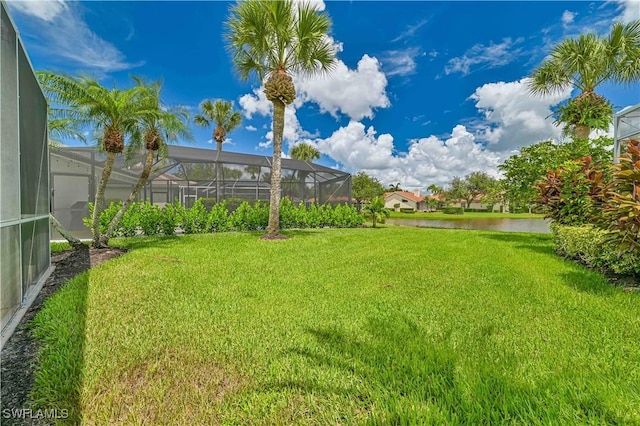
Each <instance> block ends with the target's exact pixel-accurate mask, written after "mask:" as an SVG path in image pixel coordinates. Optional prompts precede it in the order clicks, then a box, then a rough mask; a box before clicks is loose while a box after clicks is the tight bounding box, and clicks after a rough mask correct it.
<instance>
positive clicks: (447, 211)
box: [442, 207, 464, 214]
mask: <svg viewBox="0 0 640 426" xmlns="http://www.w3.org/2000/svg"><path fill="white" fill-rule="evenodd" d="M442 213H444V214H464V209H463V208H462V207H445V208H443V209H442Z"/></svg>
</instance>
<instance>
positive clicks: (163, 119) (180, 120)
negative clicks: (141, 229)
mask: <svg viewBox="0 0 640 426" xmlns="http://www.w3.org/2000/svg"><path fill="white" fill-rule="evenodd" d="M133 79H134V81H135V82H136V83H137V84H138V86H140V87H145V88H146V89H147V95H146V96H145V98H144V100H143V102H144V104H145V109H146V110H148V111H156V113H155V114H147V115H145V116H143V117H141V118H140V123H139V128H138V129H136V131H134V132H133V134H132V137H131V138H130V143H129V145H128V146H127V157H128V158H131V157H133V156H134V155H135V154H137V153H139V152H140V151H141V149H142V146H143V145H144V149H146V158H145V162H144V166H143V168H142V172H141V173H140V177H139V178H138V182H137V183H136V185H135V186H134V188H133V190H132V191H131V193H130V194H129V197H127V199H126V200H125V201H124V203H122V206H121V207H120V210H119V211H118V212H117V213H116V215H115V216H114V217H113V219H111V222H110V223H109V226H108V227H107V230H106V232H105V233H104V234H103V235H102V237H101V244H102V245H105V246H106V245H107V244H108V243H109V238H111V236H112V235H113V232H114V231H115V229H116V227H117V226H118V223H120V220H121V219H122V216H123V215H124V214H125V213H126V212H127V210H128V209H129V206H130V205H131V203H133V202H134V201H135V200H136V199H137V198H138V194H139V193H140V190H141V189H142V188H143V187H144V185H145V184H146V183H147V179H148V178H149V175H150V174H151V168H152V167H153V164H154V159H155V158H156V156H157V155H158V154H159V155H160V157H162V158H166V156H167V143H171V142H177V141H178V140H180V138H183V139H187V140H191V139H193V137H192V135H191V132H190V131H189V128H188V126H187V122H188V119H189V114H188V112H187V111H186V109H185V108H182V107H174V108H166V107H165V106H163V105H162V102H161V100H160V91H161V90H162V83H161V82H159V81H157V82H154V83H152V84H150V85H147V84H146V83H145V82H144V81H143V80H142V79H140V78H138V77H133Z"/></svg>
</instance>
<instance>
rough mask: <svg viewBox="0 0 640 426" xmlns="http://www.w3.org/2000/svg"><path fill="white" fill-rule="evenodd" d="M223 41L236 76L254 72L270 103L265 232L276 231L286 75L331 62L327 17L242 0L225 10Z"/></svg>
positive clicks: (290, 91)
mask: <svg viewBox="0 0 640 426" xmlns="http://www.w3.org/2000/svg"><path fill="white" fill-rule="evenodd" d="M226 25H227V30H228V32H227V35H226V40H227V45H228V48H229V50H230V52H231V56H232V59H233V62H234V65H235V68H236V70H237V72H238V74H239V76H240V78H241V79H242V80H246V79H248V78H249V76H250V75H252V74H256V75H257V77H258V79H259V80H260V81H261V82H264V92H265V94H266V96H267V99H268V100H269V101H271V102H272V103H273V161H272V165H271V168H272V173H271V197H270V205H269V226H268V233H267V235H266V236H265V237H264V238H267V239H271V238H278V237H279V236H280V235H279V232H280V218H279V214H280V175H281V173H280V168H281V157H282V135H283V132H284V111H285V107H286V106H287V105H289V104H290V103H292V102H293V101H294V99H295V97H296V90H295V86H294V84H293V79H292V78H291V74H301V75H316V74H319V73H325V72H329V71H330V70H331V69H332V68H333V66H334V64H335V48H334V46H333V44H332V43H331V40H330V39H329V38H328V37H327V34H328V32H329V30H330V27H331V20H330V18H329V16H328V15H327V14H326V13H321V12H318V11H317V10H316V9H315V8H314V6H312V5H311V4H310V3H309V2H301V3H297V4H295V5H294V3H293V2H292V1H291V0H284V1H268V0H246V1H240V2H238V3H237V4H236V5H235V6H234V7H233V8H232V9H231V16H230V17H229V20H228V21H227V24H226Z"/></svg>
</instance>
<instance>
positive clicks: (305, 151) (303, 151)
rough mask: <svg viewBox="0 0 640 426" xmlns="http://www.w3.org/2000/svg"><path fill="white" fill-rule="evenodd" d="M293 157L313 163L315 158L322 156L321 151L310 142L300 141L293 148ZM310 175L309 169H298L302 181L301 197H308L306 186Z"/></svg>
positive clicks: (299, 178)
mask: <svg viewBox="0 0 640 426" xmlns="http://www.w3.org/2000/svg"><path fill="white" fill-rule="evenodd" d="M291 158H293V159H296V160H302V161H306V162H307V163H311V162H312V161H313V160H317V159H319V158H320V151H318V150H317V149H316V148H315V147H313V146H311V145H309V144H306V143H299V144H297V145H296V146H294V147H293V148H291ZM308 175H309V172H308V171H306V170H298V180H299V181H300V198H306V197H305V194H304V192H305V191H304V188H305V183H306V180H307V176H308Z"/></svg>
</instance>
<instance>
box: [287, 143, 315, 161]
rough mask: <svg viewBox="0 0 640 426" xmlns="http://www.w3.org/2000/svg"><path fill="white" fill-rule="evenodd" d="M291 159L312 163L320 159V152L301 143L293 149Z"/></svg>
mask: <svg viewBox="0 0 640 426" xmlns="http://www.w3.org/2000/svg"><path fill="white" fill-rule="evenodd" d="M291 158H293V159H296V160H302V161H306V162H308V163H311V162H312V161H313V160H317V159H319V158H320V151H318V150H317V149H316V148H314V147H313V146H311V145H309V144H306V143H299V144H297V145H295V146H294V147H293V148H291Z"/></svg>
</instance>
